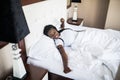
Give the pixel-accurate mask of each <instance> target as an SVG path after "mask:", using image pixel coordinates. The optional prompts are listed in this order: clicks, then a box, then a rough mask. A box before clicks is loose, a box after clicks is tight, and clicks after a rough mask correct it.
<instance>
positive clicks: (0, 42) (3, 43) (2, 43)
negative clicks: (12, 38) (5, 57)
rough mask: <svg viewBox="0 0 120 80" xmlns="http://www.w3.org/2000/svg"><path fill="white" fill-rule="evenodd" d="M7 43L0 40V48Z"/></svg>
mask: <svg viewBox="0 0 120 80" xmlns="http://www.w3.org/2000/svg"><path fill="white" fill-rule="evenodd" d="M7 44H8V42H2V41H0V49H1V48H3V47H4V46H6V45H7Z"/></svg>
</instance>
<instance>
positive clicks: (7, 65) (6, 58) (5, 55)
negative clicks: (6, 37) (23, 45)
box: [0, 44, 12, 80]
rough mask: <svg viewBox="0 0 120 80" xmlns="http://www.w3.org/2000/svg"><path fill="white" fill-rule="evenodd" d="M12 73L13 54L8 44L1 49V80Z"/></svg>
mask: <svg viewBox="0 0 120 80" xmlns="http://www.w3.org/2000/svg"><path fill="white" fill-rule="evenodd" d="M10 72H12V53H11V45H10V44H8V45H6V46H5V47H3V48H2V49H0V80H4V79H3V77H6V75H8V74H10Z"/></svg>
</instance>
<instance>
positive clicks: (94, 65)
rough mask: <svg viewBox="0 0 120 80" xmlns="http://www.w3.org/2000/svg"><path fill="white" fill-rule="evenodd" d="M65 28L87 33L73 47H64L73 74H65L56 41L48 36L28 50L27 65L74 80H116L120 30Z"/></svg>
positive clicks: (81, 34) (75, 41) (119, 61)
mask: <svg viewBox="0 0 120 80" xmlns="http://www.w3.org/2000/svg"><path fill="white" fill-rule="evenodd" d="M65 28H71V29H73V30H83V31H82V32H79V33H78V34H77V37H76V38H75V40H74V42H73V43H72V44H71V46H70V47H64V48H65V51H66V52H67V55H68V59H69V60H68V62H69V63H68V64H69V67H70V68H71V69H72V71H71V72H69V73H67V74H65V73H64V72H63V63H62V59H61V55H60V53H59V51H58V50H57V48H56V46H55V44H54V41H53V39H51V38H49V37H47V36H45V35H42V36H41V37H40V38H39V39H38V40H36V41H35V42H34V43H33V44H32V46H31V47H30V48H29V49H28V53H29V54H28V55H27V56H28V59H27V63H28V64H32V65H34V66H37V67H42V68H44V69H47V70H48V71H49V72H51V73H54V74H58V75H61V76H64V77H68V78H71V79H74V80H114V79H115V77H116V74H117V71H118V67H119V64H120V31H116V30H112V29H97V28H89V27H86V26H79V27H78V26H75V25H69V24H67V23H66V24H65ZM69 35H71V36H72V34H69ZM71 36H68V39H69V37H70V38H71ZM86 76H87V77H86Z"/></svg>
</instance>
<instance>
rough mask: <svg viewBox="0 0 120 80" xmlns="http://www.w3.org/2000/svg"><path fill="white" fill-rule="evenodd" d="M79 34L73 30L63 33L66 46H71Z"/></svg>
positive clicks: (62, 36)
mask: <svg viewBox="0 0 120 80" xmlns="http://www.w3.org/2000/svg"><path fill="white" fill-rule="evenodd" d="M77 34H78V32H76V31H73V30H71V29H66V30H64V31H63V32H61V38H62V39H63V40H64V43H65V46H71V45H72V43H73V42H74V40H75V38H76V36H77Z"/></svg>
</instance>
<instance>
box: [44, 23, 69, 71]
mask: <svg viewBox="0 0 120 80" xmlns="http://www.w3.org/2000/svg"><path fill="white" fill-rule="evenodd" d="M62 31H63V30H61V31H58V30H57V29H56V27H54V26H53V25H46V26H45V28H44V34H45V35H46V36H48V37H50V38H52V39H54V41H55V44H56V47H57V48H58V50H59V52H60V54H61V56H62V61H63V67H64V73H68V72H70V71H71V69H70V68H69V67H68V56H67V54H66V52H65V50H64V48H63V46H64V41H63V39H62V38H61V34H60V32H62Z"/></svg>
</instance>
